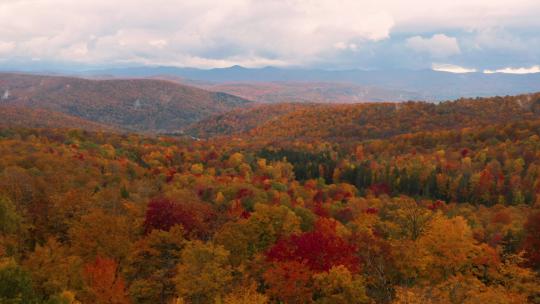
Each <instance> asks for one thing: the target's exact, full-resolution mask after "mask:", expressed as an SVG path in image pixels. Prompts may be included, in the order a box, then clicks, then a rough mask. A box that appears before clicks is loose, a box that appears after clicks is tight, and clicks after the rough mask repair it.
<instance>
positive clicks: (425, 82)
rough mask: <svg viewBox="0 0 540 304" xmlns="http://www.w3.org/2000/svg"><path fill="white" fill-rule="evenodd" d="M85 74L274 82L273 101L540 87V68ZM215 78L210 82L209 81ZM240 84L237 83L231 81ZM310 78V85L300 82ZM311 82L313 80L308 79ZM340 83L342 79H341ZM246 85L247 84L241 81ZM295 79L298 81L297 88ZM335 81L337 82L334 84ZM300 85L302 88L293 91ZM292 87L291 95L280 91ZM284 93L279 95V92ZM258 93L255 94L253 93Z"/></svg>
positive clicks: (450, 95) (259, 86) (260, 86)
mask: <svg viewBox="0 0 540 304" xmlns="http://www.w3.org/2000/svg"><path fill="white" fill-rule="evenodd" d="M80 75H83V76H112V77H156V76H159V75H162V77H163V76H164V75H166V77H173V76H174V77H181V78H182V79H184V81H191V80H193V81H196V82H195V84H196V83H197V82H199V85H201V84H200V82H203V84H202V85H203V86H206V87H208V85H216V84H221V85H223V84H227V86H218V88H219V89H220V90H224V91H226V92H239V90H249V89H250V88H251V89H252V90H265V89H268V88H269V86H268V84H267V83H268V82H278V84H273V85H274V86H277V87H278V90H277V93H276V92H275V91H272V93H270V94H267V95H266V96H265V98H266V99H267V101H273V100H279V101H302V99H304V98H306V97H305V96H306V95H305V94H304V93H306V91H307V93H308V94H307V95H308V96H309V93H313V92H314V91H315V92H316V91H317V90H319V91H320V92H321V93H320V96H323V97H318V98H319V99H320V100H328V98H325V97H324V96H325V95H329V96H331V97H332V98H337V99H343V100H350V101H360V100H362V101H381V100H391V101H404V100H426V101H441V100H450V99H456V98H460V97H487V96H496V95H500V96H504V95H517V94H523V93H532V92H537V91H540V73H531V74H505V73H492V74H485V73H476V72H475V73H449V72H441V71H434V70H427V69H426V70H398V69H396V70H373V71H365V70H355V69H350V70H336V71H330V70H320V69H300V68H287V69H285V68H274V67H266V68H243V67H240V66H233V67H229V68H217V69H209V70H203V69H195V68H175V67H133V68H118V69H107V70H92V71H84V72H80ZM208 82H210V84H208ZM231 83H234V85H231ZM298 83H304V86H298ZM306 83H307V84H306ZM314 83H326V84H325V85H324V86H323V87H322V88H321V87H319V88H317V89H306V87H305V86H306V85H309V86H313V85H314ZM336 83H337V84H336ZM240 84H242V85H240ZM291 84H296V87H295V88H294V89H291V88H290V87H291ZM329 84H334V85H333V86H329ZM294 90H296V92H293V91H294ZM283 91H285V92H289V93H290V94H289V96H287V94H284V96H282V97H286V98H282V97H281V96H279V94H281V93H280V92H283ZM276 95H278V96H279V97H278V98H276V97H275V96H276ZM249 96H253V95H249Z"/></svg>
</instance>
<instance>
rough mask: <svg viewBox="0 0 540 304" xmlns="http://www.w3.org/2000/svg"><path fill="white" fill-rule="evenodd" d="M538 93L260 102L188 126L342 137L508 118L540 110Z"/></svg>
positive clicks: (200, 130) (204, 133)
mask: <svg viewBox="0 0 540 304" xmlns="http://www.w3.org/2000/svg"><path fill="white" fill-rule="evenodd" d="M539 107H540V94H539V93H537V94H532V95H520V96H514V97H493V98H478V99H460V100H456V101H452V102H443V103H439V104H433V103H425V102H407V103H366V104H349V105H346V104H340V105H330V104H304V105H295V106H284V107H280V105H263V106H259V107H254V108H251V109H246V110H237V111H233V112H231V113H227V114H222V115H219V116H215V117H211V118H209V119H205V120H203V121H200V122H198V123H196V124H194V125H193V126H191V127H190V129H188V132H189V133H191V134H196V135H197V136H201V137H212V136H217V135H237V136H241V135H243V136H245V137H246V138H251V139H254V138H256V139H258V140H261V141H279V140H328V141H332V142H344V141H350V140H366V139H376V138H386V137H390V136H394V135H399V134H405V133H412V132H419V131H426V130H445V129H456V128H464V127H477V126H481V125H485V124H489V123H507V122H513V121H521V120H527V119H532V118H535V117H539V116H540V111H539Z"/></svg>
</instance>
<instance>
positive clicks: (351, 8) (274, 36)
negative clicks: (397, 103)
mask: <svg viewBox="0 0 540 304" xmlns="http://www.w3.org/2000/svg"><path fill="white" fill-rule="evenodd" d="M368 2H371V1H368ZM393 24H394V22H393V19H392V16H390V15H389V14H388V13H386V12H385V11H383V10H381V9H379V8H377V6H376V5H375V2H372V3H362V2H361V1H355V0H340V1H338V3H336V2H335V1H333V0H320V1H308V0H277V1H254V0H224V1H210V0H199V1H189V0H154V1H147V0H140V1H127V0H117V1H110V0H107V1H105V0H79V1H68V0H34V1H10V2H2V3H1V4H0V37H6V38H10V39H17V40H18V44H19V45H20V46H19V47H17V50H13V51H14V52H13V53H14V54H15V53H17V54H18V56H26V57H28V58H30V57H40V58H53V59H60V60H65V61H76V62H87V63H94V62H119V61H126V60H128V61H134V62H153V61H155V62H165V63H167V64H170V65H186V64H188V63H189V62H191V60H188V59H189V58H205V59H206V60H204V61H208V62H211V61H213V62H216V63H219V62H229V61H232V60H235V59H236V60H238V58H242V59H240V61H242V62H247V63H252V64H259V63H265V62H276V61H277V62H290V63H292V64H306V63H310V62H313V61H317V60H319V59H320V58H323V57H325V56H331V55H332V54H335V53H336V52H338V51H339V50H338V49H337V48H336V47H335V45H339V44H340V43H343V44H344V45H345V46H346V48H347V49H349V50H354V49H356V48H357V47H358V45H359V44H361V43H365V42H369V41H379V40H382V39H386V38H387V37H389V33H390V30H391V28H392V26H393ZM83 45H86V48H83V47H82V46H83ZM253 58H260V59H261V60H253ZM186 60H188V61H189V62H186Z"/></svg>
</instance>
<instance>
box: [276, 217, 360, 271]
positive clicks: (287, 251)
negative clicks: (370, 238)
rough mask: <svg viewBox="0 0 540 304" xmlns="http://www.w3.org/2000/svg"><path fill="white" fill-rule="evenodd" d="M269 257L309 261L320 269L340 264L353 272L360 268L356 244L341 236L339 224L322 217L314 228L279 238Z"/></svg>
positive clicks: (312, 266)
mask: <svg viewBox="0 0 540 304" xmlns="http://www.w3.org/2000/svg"><path fill="white" fill-rule="evenodd" d="M267 258H268V259H269V260H270V261H280V262H282V261H297V262H301V263H306V265H307V266H308V267H309V268H310V269H311V270H313V271H316V272H321V271H328V270H330V268H332V267H333V266H338V265H343V266H345V267H347V268H348V269H349V270H350V271H352V272H356V271H358V270H359V269H358V268H359V259H358V257H357V255H356V246H354V245H353V244H350V243H348V242H347V241H345V240H344V239H343V238H341V237H340V236H338V235H337V233H336V223H335V222H332V221H330V220H319V221H318V222H317V223H316V225H315V229H314V230H313V231H310V232H305V233H301V234H297V235H292V236H290V237H289V238H288V239H283V240H280V241H278V242H277V243H276V244H275V245H274V246H273V247H272V248H270V250H269V251H268V252H267Z"/></svg>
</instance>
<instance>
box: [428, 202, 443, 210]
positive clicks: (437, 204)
mask: <svg viewBox="0 0 540 304" xmlns="http://www.w3.org/2000/svg"><path fill="white" fill-rule="evenodd" d="M445 206H446V205H445V203H444V202H443V201H441V200H436V201H435V202H434V203H433V204H431V205H429V206H428V207H427V208H428V209H429V210H431V211H436V210H441V209H443V208H444V207H445Z"/></svg>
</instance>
